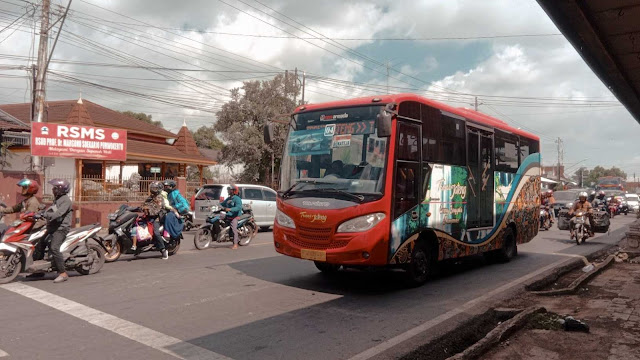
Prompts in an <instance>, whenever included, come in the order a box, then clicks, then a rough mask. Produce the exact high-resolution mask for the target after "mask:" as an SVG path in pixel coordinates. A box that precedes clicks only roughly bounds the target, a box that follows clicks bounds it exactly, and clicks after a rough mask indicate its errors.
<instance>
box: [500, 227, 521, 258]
mask: <svg viewBox="0 0 640 360" xmlns="http://www.w3.org/2000/svg"><path fill="white" fill-rule="evenodd" d="M516 255H518V247H517V245H516V236H515V234H514V233H513V229H511V228H507V229H506V230H505V232H504V244H503V245H502V249H500V250H497V251H496V257H497V260H498V261H500V262H509V261H510V260H511V259H513V258H514V257H515V256H516Z"/></svg>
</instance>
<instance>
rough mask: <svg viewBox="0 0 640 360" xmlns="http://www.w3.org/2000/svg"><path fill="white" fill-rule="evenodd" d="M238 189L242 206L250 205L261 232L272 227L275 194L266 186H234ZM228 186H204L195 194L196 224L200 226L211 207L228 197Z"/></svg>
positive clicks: (274, 216)
mask: <svg viewBox="0 0 640 360" xmlns="http://www.w3.org/2000/svg"><path fill="white" fill-rule="evenodd" d="M236 185H237V186H238V189H240V197H241V198H242V204H243V205H244V204H249V205H251V209H252V210H253V217H254V219H255V222H256V224H257V225H258V226H259V227H260V229H261V230H266V229H268V228H270V227H271V226H273V222H274V220H275V218H276V192H275V191H274V190H272V189H270V188H268V187H266V186H262V185H251V184H236ZM228 187H229V184H212V185H204V186H203V187H202V189H200V191H198V193H197V194H196V200H195V209H193V210H194V213H195V217H194V222H195V223H196V224H202V223H203V222H204V221H205V220H206V219H207V215H209V213H210V211H211V207H212V206H213V205H217V204H219V203H220V202H221V201H223V200H224V199H226V198H227V197H228V196H229V193H228V191H227V188H228Z"/></svg>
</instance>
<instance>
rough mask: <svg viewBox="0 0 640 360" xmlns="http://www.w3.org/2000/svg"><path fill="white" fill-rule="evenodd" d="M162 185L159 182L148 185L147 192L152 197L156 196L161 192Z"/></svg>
mask: <svg viewBox="0 0 640 360" xmlns="http://www.w3.org/2000/svg"><path fill="white" fill-rule="evenodd" d="M162 187H163V184H162V183H161V182H160V181H154V182H152V183H151V184H149V192H150V193H151V194H153V195H158V194H160V193H161V192H162Z"/></svg>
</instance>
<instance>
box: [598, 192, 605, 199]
mask: <svg viewBox="0 0 640 360" xmlns="http://www.w3.org/2000/svg"><path fill="white" fill-rule="evenodd" d="M605 195H606V194H605V193H604V191H602V190H600V191H599V192H598V199H604V197H605Z"/></svg>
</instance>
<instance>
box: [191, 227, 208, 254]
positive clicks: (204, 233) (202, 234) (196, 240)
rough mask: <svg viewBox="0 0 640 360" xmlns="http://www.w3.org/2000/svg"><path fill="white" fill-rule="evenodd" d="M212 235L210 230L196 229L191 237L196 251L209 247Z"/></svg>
mask: <svg viewBox="0 0 640 360" xmlns="http://www.w3.org/2000/svg"><path fill="white" fill-rule="evenodd" d="M211 240H212V235H211V230H210V229H207V228H202V229H198V231H196V234H195V235H194V237H193V245H195V247H196V249H198V250H204V249H206V248H208V247H209V245H211Z"/></svg>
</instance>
